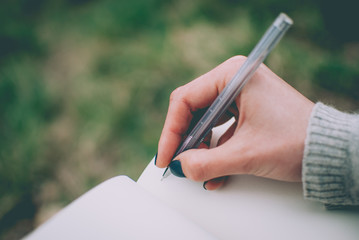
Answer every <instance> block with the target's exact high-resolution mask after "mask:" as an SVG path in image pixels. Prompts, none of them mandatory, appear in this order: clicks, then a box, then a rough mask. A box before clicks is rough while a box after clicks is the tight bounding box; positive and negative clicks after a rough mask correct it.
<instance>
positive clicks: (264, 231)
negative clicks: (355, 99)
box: [25, 126, 359, 240]
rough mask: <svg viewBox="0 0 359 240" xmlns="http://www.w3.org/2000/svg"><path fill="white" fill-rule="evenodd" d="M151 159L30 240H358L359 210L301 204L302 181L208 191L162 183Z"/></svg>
mask: <svg viewBox="0 0 359 240" xmlns="http://www.w3.org/2000/svg"><path fill="white" fill-rule="evenodd" d="M225 127H226V126H224V127H222V128H219V129H216V130H215V133H214V139H218V136H219V135H220V133H221V132H223V129H225ZM214 141H216V140H214ZM153 161H154V160H153V159H152V161H151V162H150V163H149V164H148V166H147V167H146V169H145V170H144V171H143V173H142V175H141V176H140V177H139V179H138V180H137V182H135V181H133V180H132V179H130V178H128V177H126V176H118V177H114V178H112V179H109V180H107V181H105V182H104V183H101V184H100V185H98V186H97V187H95V188H93V189H91V190H90V191H89V192H87V193H85V194H84V195H83V196H81V197H80V198H78V199H77V200H75V201H74V202H73V203H71V204H69V205H68V206H67V207H65V208H64V209H63V210H61V211H60V212H59V213H58V214H56V215H55V216H54V217H52V218H51V219H50V220H48V221H47V222H45V223H44V224H43V225H41V226H40V227H39V228H38V229H36V230H35V231H34V232H32V233H31V234H29V235H28V236H27V237H25V239H28V240H33V239H40V240H41V239H358V236H359V227H358V226H359V212H358V211H357V210H348V209H347V210H335V211H329V210H326V209H325V208H324V206H323V205H322V204H320V203H316V202H311V201H307V200H304V199H303V193H302V185H301V184H300V183H286V182H281V181H276V180H270V179H265V178H260V177H255V176H247V175H241V176H231V177H230V178H229V180H228V182H226V184H225V185H224V186H223V187H222V188H220V189H218V190H216V191H207V190H205V189H204V188H203V187H202V183H197V182H192V181H190V180H188V179H183V178H177V177H175V176H173V175H171V176H169V177H168V178H166V179H164V180H163V181H161V177H162V174H163V169H159V168H157V167H155V165H154V163H153Z"/></svg>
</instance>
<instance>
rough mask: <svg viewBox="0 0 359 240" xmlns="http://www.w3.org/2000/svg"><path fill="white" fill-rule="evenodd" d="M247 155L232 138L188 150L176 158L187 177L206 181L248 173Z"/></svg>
mask: <svg viewBox="0 0 359 240" xmlns="http://www.w3.org/2000/svg"><path fill="white" fill-rule="evenodd" d="M246 157H247V156H246V155H243V154H241V152H240V146H238V144H237V143H234V142H232V141H231V139H230V140H229V141H227V142H226V143H224V144H223V145H221V146H219V147H215V148H210V149H190V150H187V151H185V152H183V153H181V154H179V155H178V156H177V157H176V158H175V159H176V160H178V162H180V163H181V164H178V165H180V166H181V172H183V174H184V175H185V176H186V177H187V178H189V179H191V180H193V181H200V182H204V181H208V180H210V179H214V178H217V177H222V176H228V175H233V174H241V173H246V171H248V170H249V169H247V168H249V167H250V166H249V164H248V160H246V159H248V158H246ZM242 160H243V161H242ZM242 167H243V168H242Z"/></svg>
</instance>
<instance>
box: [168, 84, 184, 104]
mask: <svg viewBox="0 0 359 240" xmlns="http://www.w3.org/2000/svg"><path fill="white" fill-rule="evenodd" d="M183 92H184V88H183V86H181V87H178V88H176V89H175V90H173V91H172V93H171V95H170V102H173V101H176V100H178V99H182V98H183Z"/></svg>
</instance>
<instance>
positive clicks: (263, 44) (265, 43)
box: [162, 13, 293, 179]
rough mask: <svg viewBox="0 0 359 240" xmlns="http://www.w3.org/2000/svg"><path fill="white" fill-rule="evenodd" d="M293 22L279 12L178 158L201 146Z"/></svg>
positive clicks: (203, 117) (167, 174)
mask: <svg viewBox="0 0 359 240" xmlns="http://www.w3.org/2000/svg"><path fill="white" fill-rule="evenodd" d="M292 24H293V21H292V19H291V18H290V17H288V16H287V15H286V14H284V13H281V14H279V16H278V17H277V18H276V19H275V20H274V22H273V24H272V25H271V26H270V27H269V28H268V30H267V31H266V32H265V34H264V35H263V37H262V38H261V40H260V41H259V42H258V43H257V45H256V46H255V48H254V49H253V50H252V52H251V53H250V54H249V56H248V58H247V59H246V61H245V62H244V63H243V65H242V66H241V67H240V68H239V70H238V72H237V73H236V74H235V75H234V77H233V78H232V80H231V81H230V82H229V83H228V84H227V85H226V87H225V88H224V89H223V91H222V92H221V93H220V94H219V95H218V97H217V98H216V99H215V100H214V102H213V103H212V105H211V106H210V107H209V108H208V110H207V111H206V113H205V114H204V115H203V116H202V118H201V119H200V120H199V122H198V123H197V124H196V126H195V127H194V128H193V129H192V131H191V132H190V133H189V135H188V136H187V138H186V139H185V140H184V141H183V143H182V144H181V145H180V147H179V148H178V150H177V151H176V153H175V155H174V157H176V156H177V155H179V154H180V153H182V152H184V151H186V150H188V149H192V148H197V147H198V146H199V144H200V143H201V142H202V141H203V139H204V138H205V136H206V135H207V134H208V133H209V131H211V129H212V128H213V127H214V126H215V125H216V123H217V122H218V120H219V119H220V117H221V116H222V114H223V113H224V112H225V111H226V110H227V109H228V108H229V106H230V105H231V104H232V102H233V101H234V100H235V98H236V97H237V96H238V94H239V93H240V91H241V90H242V88H243V86H244V85H245V84H246V82H247V81H248V80H249V79H250V78H251V77H252V76H253V74H254V72H255V71H256V70H257V68H258V67H259V65H260V64H261V63H262V62H263V61H264V59H265V58H266V57H267V55H268V54H269V53H270V51H271V50H272V49H273V48H274V47H275V45H276V44H277V43H278V42H279V41H280V39H281V38H282V37H283V35H284V34H285V33H286V31H287V30H288V29H289V27H290V26H291V25H292ZM168 169H169V167H167V168H166V170H165V172H164V173H163V175H162V179H164V178H166V177H168V176H169V175H170V171H168Z"/></svg>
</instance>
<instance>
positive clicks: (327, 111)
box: [302, 103, 359, 205]
mask: <svg viewBox="0 0 359 240" xmlns="http://www.w3.org/2000/svg"><path fill="white" fill-rule="evenodd" d="M302 180H303V189H304V196H305V198H307V199H310V200H316V201H320V202H323V203H326V204H333V205H353V204H359V115H354V114H346V113H342V112H339V111H337V110H335V109H334V108H331V107H329V106H326V105H324V104H322V103H317V104H316V105H315V107H314V108H313V111H312V114H311V118H310V122H309V125H308V130H307V138H306V142H305V150H304V158H303V170H302Z"/></svg>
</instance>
